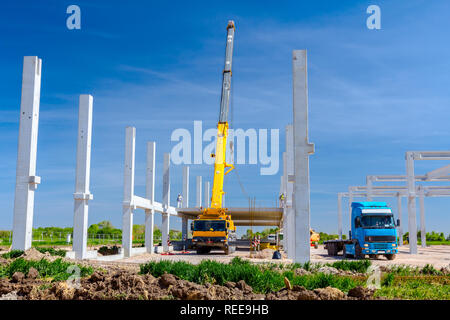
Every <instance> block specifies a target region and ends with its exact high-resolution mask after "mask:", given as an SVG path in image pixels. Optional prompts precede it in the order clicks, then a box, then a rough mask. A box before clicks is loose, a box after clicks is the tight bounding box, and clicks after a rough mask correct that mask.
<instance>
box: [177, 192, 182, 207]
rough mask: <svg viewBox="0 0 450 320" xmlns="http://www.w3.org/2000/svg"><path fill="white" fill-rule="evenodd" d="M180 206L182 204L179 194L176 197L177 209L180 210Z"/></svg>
mask: <svg viewBox="0 0 450 320" xmlns="http://www.w3.org/2000/svg"><path fill="white" fill-rule="evenodd" d="M182 204H183V196H182V195H181V194H178V196H177V208H181V205H182Z"/></svg>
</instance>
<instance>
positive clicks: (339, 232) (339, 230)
mask: <svg viewBox="0 0 450 320" xmlns="http://www.w3.org/2000/svg"><path fill="white" fill-rule="evenodd" d="M338 234H339V239H342V194H341V193H338Z"/></svg>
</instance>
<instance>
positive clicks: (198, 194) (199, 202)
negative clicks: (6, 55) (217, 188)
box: [195, 176, 202, 208]
mask: <svg viewBox="0 0 450 320" xmlns="http://www.w3.org/2000/svg"><path fill="white" fill-rule="evenodd" d="M196 186H197V188H196V191H197V192H196V195H195V196H196V203H195V205H196V206H197V207H198V208H200V207H201V206H202V176H197V180H196Z"/></svg>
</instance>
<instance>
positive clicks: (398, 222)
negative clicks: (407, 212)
mask: <svg viewBox="0 0 450 320" xmlns="http://www.w3.org/2000/svg"><path fill="white" fill-rule="evenodd" d="M397 227H400V219H397Z"/></svg>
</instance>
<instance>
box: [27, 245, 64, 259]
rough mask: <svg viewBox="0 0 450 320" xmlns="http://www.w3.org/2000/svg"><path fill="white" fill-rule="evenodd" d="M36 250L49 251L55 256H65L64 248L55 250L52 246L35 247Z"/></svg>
mask: <svg viewBox="0 0 450 320" xmlns="http://www.w3.org/2000/svg"><path fill="white" fill-rule="evenodd" d="M35 249H36V250H37V251H39V252H40V253H47V252H48V253H49V254H50V255H52V256H57V257H65V256H66V250H56V249H54V248H39V247H36V248H35Z"/></svg>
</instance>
